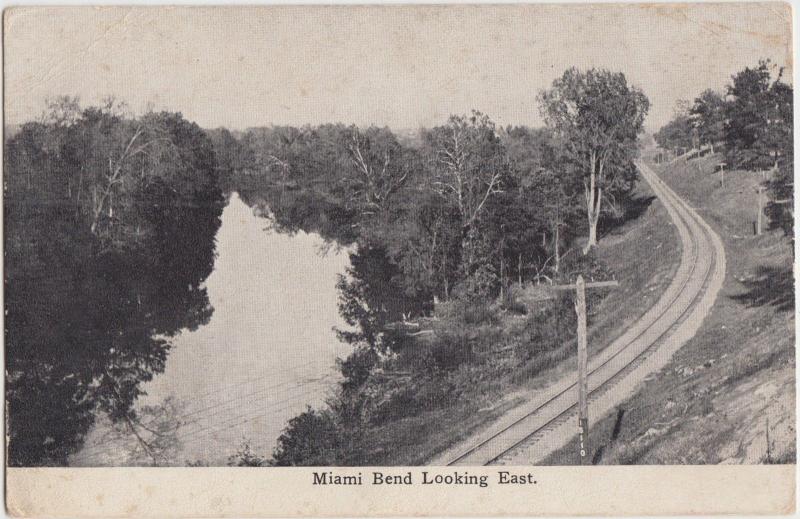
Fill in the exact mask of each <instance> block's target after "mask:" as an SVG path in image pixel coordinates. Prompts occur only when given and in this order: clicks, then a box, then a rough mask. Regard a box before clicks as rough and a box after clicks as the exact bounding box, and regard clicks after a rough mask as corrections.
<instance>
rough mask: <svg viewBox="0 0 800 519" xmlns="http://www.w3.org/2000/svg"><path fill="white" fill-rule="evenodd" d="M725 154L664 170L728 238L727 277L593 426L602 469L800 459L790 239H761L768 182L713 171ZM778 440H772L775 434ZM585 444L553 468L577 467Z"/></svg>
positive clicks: (571, 448)
mask: <svg viewBox="0 0 800 519" xmlns="http://www.w3.org/2000/svg"><path fill="white" fill-rule="evenodd" d="M719 161H720V158H719V157H718V156H716V157H705V158H701V159H694V160H691V161H689V162H688V163H685V162H679V163H677V164H675V165H671V166H670V165H667V166H663V167H658V168H656V169H657V170H658V172H659V174H660V175H661V177H662V178H663V179H664V180H665V181H666V182H667V183H668V184H669V185H670V186H671V187H672V188H673V189H675V190H676V191H677V192H678V194H679V195H681V196H683V197H684V198H685V199H686V200H688V201H689V203H690V204H691V205H693V206H694V207H696V208H697V209H698V211H699V212H700V214H701V215H702V216H703V217H704V218H705V219H706V221H707V222H708V223H709V224H710V225H711V226H712V227H713V228H714V229H715V230H716V231H717V233H718V234H719V235H720V237H721V238H722V240H723V242H724V244H725V249H726V256H727V275H726V279H725V283H724V285H723V288H722V291H721V292H720V295H719V297H718V299H717V301H716V303H715V305H714V306H713V308H712V311H711V313H710V315H709V316H708V318H707V319H706V320H705V322H704V323H703V325H702V327H701V329H700V330H699V332H698V333H697V335H696V336H695V337H694V338H693V339H692V340H691V341H689V342H688V343H687V344H685V345H684V346H683V348H681V349H680V350H679V351H678V353H677V354H676V355H675V356H674V357H673V359H672V360H671V362H670V363H669V364H668V365H667V366H666V367H665V368H664V369H663V370H661V371H660V372H658V373H655V374H653V375H652V376H651V377H649V378H648V380H646V381H645V383H644V384H643V385H642V387H641V388H640V390H639V391H638V392H637V394H636V395H634V396H633V397H632V398H630V399H629V400H628V401H626V402H624V403H623V404H622V405H621V406H620V409H621V410H622V412H621V413H620V412H619V411H618V412H617V413H613V414H612V415H611V416H607V417H605V418H603V419H602V420H600V421H599V422H598V423H597V424H595V425H594V426H593V427H592V430H591V433H590V446H591V448H592V457H593V458H594V462H595V463H601V464H627V463H636V464H702V463H769V462H794V460H795V456H796V444H795V436H796V435H795V430H794V424H795V416H794V409H795V389H794V381H795V367H794V366H795V357H794V329H795V328H794V292H793V282H792V273H791V263H792V254H791V250H790V248H789V247H790V246H789V242H788V240H787V239H786V238H784V237H783V236H781V235H780V234H779V231H775V232H772V231H770V232H767V233H765V234H763V235H762V236H753V229H754V227H753V221H754V219H755V214H756V209H755V187H756V186H757V184H758V182H759V176H758V175H755V174H753V173H748V172H743V171H734V172H731V173H726V175H725V186H724V187H721V186H720V185H719V177H718V176H717V175H715V174H713V173H712V172H713V168H714V164H716V163H717V162H719ZM768 437H769V441H768V440H767V438H768ZM575 450H576V445H575V442H572V443H571V444H569V445H567V446H566V447H565V448H564V449H562V450H560V451H559V452H557V453H554V455H552V456H551V457H550V458H549V459H548V460H547V461H548V463H551V464H571V463H574V462H575V456H574V452H575Z"/></svg>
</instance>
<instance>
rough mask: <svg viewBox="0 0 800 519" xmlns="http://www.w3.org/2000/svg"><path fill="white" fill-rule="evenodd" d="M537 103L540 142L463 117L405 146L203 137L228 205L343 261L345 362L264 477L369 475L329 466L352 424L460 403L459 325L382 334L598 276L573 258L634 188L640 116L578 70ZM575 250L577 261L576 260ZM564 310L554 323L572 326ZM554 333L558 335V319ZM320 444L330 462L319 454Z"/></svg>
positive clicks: (479, 315)
mask: <svg viewBox="0 0 800 519" xmlns="http://www.w3.org/2000/svg"><path fill="white" fill-rule="evenodd" d="M539 103H540V106H541V110H542V114H543V116H544V117H545V120H546V122H547V127H545V128H539V129H532V128H527V127H506V128H500V127H497V126H496V125H495V123H494V122H493V121H492V120H491V119H490V118H489V117H488V116H487V115H486V114H483V113H480V112H475V111H474V112H472V113H471V114H469V115H455V116H451V117H450V118H449V119H448V120H447V121H446V122H445V123H444V124H442V125H440V126H436V127H434V128H429V129H422V130H420V132H419V135H418V138H416V139H414V140H413V141H409V140H408V139H404V140H401V138H399V137H398V136H397V135H395V134H394V133H393V132H392V131H391V130H389V129H388V128H379V127H374V126H373V127H369V128H358V127H355V126H345V125H340V124H339V125H331V124H328V125H322V126H315V127H312V126H306V127H302V128H294V127H266V128H254V129H250V130H248V131H246V132H243V133H242V134H238V135H234V134H232V133H230V132H228V131H227V130H224V129H220V130H215V131H213V132H211V135H212V139H213V140H214V143H215V147H216V149H217V156H218V157H220V172H221V177H222V183H223V184H224V185H225V186H226V187H227V189H230V190H236V191H238V192H239V194H240V196H241V197H242V198H243V199H244V200H245V201H246V202H248V203H249V204H251V205H253V206H256V207H260V208H262V209H263V210H264V211H268V212H270V213H271V215H272V217H273V219H274V222H275V225H276V227H277V228H278V229H281V230H283V231H286V232H293V231H296V230H299V229H302V230H304V231H307V232H309V231H313V232H318V233H320V234H321V235H322V236H323V237H325V238H326V239H328V240H330V241H331V243H332V244H335V245H338V246H353V252H351V254H350V268H349V269H348V272H347V273H346V275H343V276H342V277H341V278H340V280H339V283H338V290H339V293H340V311H341V314H342V316H343V317H344V318H345V320H346V322H347V323H348V324H350V325H352V326H353V328H352V329H351V330H344V331H340V332H339V335H340V338H341V339H342V340H344V341H346V342H348V343H350V344H352V345H353V347H354V350H353V354H352V355H351V356H350V357H349V358H348V359H346V360H345V361H344V362H342V365H341V370H342V373H343V374H344V376H345V379H344V382H343V384H342V394H341V395H340V397H339V398H338V399H337V400H335V401H333V402H332V403H331V405H330V407H329V408H328V409H324V410H320V411H309V412H308V413H304V414H303V415H301V416H299V417H297V418H296V419H295V420H293V421H292V422H291V423H290V425H289V428H288V430H287V432H286V434H284V436H283V437H282V438H281V440H280V441H279V447H278V449H277V451H276V453H275V459H274V461H275V463H278V464H295V463H306V464H307V463H317V464H330V463H332V459H331V456H338V458H336V459H337V460H338V461H337V462H338V463H347V464H353V463H356V464H357V463H363V462H366V461H367V460H366V458H363V457H360V456H362V455H363V453H362V452H359V450H358V449H356V448H351V449H350V450H349V451H348V449H344V451H343V450H342V446H343V445H345V444H347V445H350V446H351V447H352V446H353V445H357V444H358V443H359V440H358V438H357V437H356V436H358V435H360V434H361V431H363V430H364V429H365V422H364V421H365V420H366V422H367V423H372V424H373V425H374V424H375V423H381V422H382V421H383V420H386V419H387V418H386V417H387V416H390V415H393V413H394V415H393V416H396V415H397V413H401V414H402V413H403V412H409V409H414V408H419V407H420V406H425V405H442V404H443V401H442V400H441V399H442V398H443V395H448V397H451V398H452V397H453V396H454V395H457V393H458V392H457V390H455V389H454V388H453V387H452V386H451V385H448V384H450V383H448V382H447V379H448V377H447V376H445V375H442V370H445V371H446V370H448V369H453V368H455V367H457V366H458V365H459V364H460V363H461V362H463V361H465V360H467V359H469V358H470V355H471V353H470V352H471V351H472V348H473V347H472V346H467V345H466V344H465V342H464V338H463V336H462V335H460V334H462V331H461V330H458V329H457V328H458V327H459V326H462V325H459V324H457V323H454V329H453V330H450V331H442V330H439V331H438V332H437V335H436V339H435V340H434V341H433V344H427V345H426V344H421V343H419V342H418V341H416V340H414V339H409V337H408V335H407V334H405V333H402V332H401V331H398V330H397V328H396V327H393V326H391V325H392V323H396V322H398V321H403V320H406V319H408V318H410V317H419V316H427V315H431V314H432V312H433V311H434V307H435V303H436V302H437V301H438V302H439V303H441V304H442V306H441V308H439V310H437V317H442V318H444V320H445V321H448V322H451V321H453V318H454V316H455V318H456V321H461V322H462V324H463V322H466V324H469V323H472V324H480V323H483V322H488V321H487V319H488V320H491V319H493V317H491V315H492V311H491V310H490V309H488V307H489V306H491V305H492V303H491V302H492V301H494V300H496V299H497V300H499V301H500V302H501V304H505V302H508V301H509V296H510V294H511V292H512V286H513V285H514V284H515V283H516V284H517V286H521V285H522V284H523V283H526V282H530V281H534V282H540V281H544V280H551V281H552V280H558V279H573V278H574V277H575V275H576V273H577V272H583V273H584V274H586V273H590V274H591V273H593V272H594V271H593V270H592V269H596V268H597V265H596V264H595V263H593V260H592V259H591V257H590V256H584V254H587V253H588V252H589V251H590V249H591V247H592V246H594V245H595V244H596V243H597V239H598V235H597V229H598V222H599V221H600V220H601V217H602V216H603V215H608V214H612V215H617V214H619V213H620V212H621V208H622V206H623V205H624V200H625V198H626V197H627V196H628V194H629V193H630V192H631V190H632V188H633V187H634V184H635V181H636V170H635V166H634V159H635V158H636V156H637V153H638V149H637V137H638V134H639V133H640V132H641V130H642V124H643V121H644V117H645V115H646V113H647V110H648V107H649V103H648V101H647V98H646V97H645V96H644V95H643V94H642V93H641V91H639V90H638V89H636V88H634V87H631V86H630V85H628V84H627V81H626V79H625V76H624V75H623V74H621V73H612V72H609V71H606V70H589V71H586V72H581V71H578V70H577V69H570V70H568V71H566V72H565V73H564V75H563V76H562V77H560V78H559V79H557V80H556V81H555V82H554V83H553V85H552V87H551V88H550V89H548V90H546V91H543V92H542V93H541V94H540V96H539ZM587 235H588V239H587V240H586V242H585V247H584V248H583V254H581V253H580V252H573V251H574V250H575V249H576V247H578V242H579V241H580V240H579V238H580V237H582V236H587ZM570 252H572V254H570ZM565 255H567V257H568V258H569V261H568V264H567V265H566V266H565V264H564V263H565V262H564V259H563V258H564V257H565ZM565 304H567V306H566V307H564V308H560V307H559V308H558V310H554V313H559V314H565V315H570V314H571V313H572V312H571V310H569V307H568V303H565ZM454 309H457V310H454ZM448 312H449V314H448ZM453 312H455V313H453ZM448 316H449V317H448ZM550 317H552V315H551V316H550ZM539 319H540V322H537V323H536V324H535V325H533V324H532V325H531V332H530V337H529V339H530V341H531V342H538V343H539V345H538V346H539V347H541V348H543V349H546V348H547V347H548V346H546V345H545V344H555V339H554V338H555V337H558V336H559V334H561V333H562V331H559V330H556V331H555V333H554V334H553V336H552V337H543V336H542V329H543V328H546V329H548V330H549V329H550V328H551V327H552V325H551V324H549V323H548V317H547V316H545V315H542V316H540V317H539ZM550 320H552V319H550ZM559 326H561V327H564V328H569V327H571V322H570V319H569V317H567V318H565V319H563V321H561V322H560V323H559ZM462 327H463V326H462ZM535 328H539V329H537V330H534V329H535ZM569 333H570V332H563V336H564V337H568V336H569ZM412 346H413V347H412ZM410 352H413V353H410ZM387 369H388V370H391V369H400V370H401V371H405V370H409V369H410V370H411V372H412V373H414V375H413V376H414V377H422V379H424V383H423V382H421V381H420V380H422V379H419V380H418V379H416V378H415V384H412V386H411V387H417V388H419V387H423V386H424V387H425V388H426V389H425V390H424V392H425V393H426V394H427V395H428V397H425V398H422V397H420V394H419V393H420V392H416V391H411V390H410V389H409V387H406V388H405V389H402V388H400V387H398V386H396V384H395V383H393V382H388V381H387V380H385V379H380V380H378V379H376V376H378V375H377V374H379V373H380V372H382V371H385V370H387ZM431 370H433V371H431ZM436 388H438V390H437V389H436ZM409 391H411V393H413V395H412V394H411V393H409ZM401 393H402V395H405V396H401ZM387 395H388V396H387ZM397 399H400V400H402V399H406V403H407V404H408V405H400V404H398V403H397V402H398V400H397ZM431 399H433V400H431ZM437 399H438V400H437ZM432 401H435V402H438V404H436V403H435V402H434V404H431V402H432ZM391 402H394V403H391ZM390 408H391V409H394V411H390V410H387V409H390ZM401 408H402V409H405V411H401ZM354 435H355V436H354ZM325 438H327V440H326V439H325ZM326 442H328V443H329V442H334V443H336V445H337V446H338V447H339V451H338V452H333V451H327V452H324V451H325V449H326V447H324V445H325V444H326ZM334 450H335V449H334ZM312 451H313V452H312Z"/></svg>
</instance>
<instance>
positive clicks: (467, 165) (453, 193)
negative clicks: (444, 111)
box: [425, 111, 510, 276]
mask: <svg viewBox="0 0 800 519" xmlns="http://www.w3.org/2000/svg"><path fill="white" fill-rule="evenodd" d="M425 141H426V144H427V146H428V149H429V151H430V153H431V155H432V162H433V168H432V170H433V179H432V182H431V187H432V189H433V190H434V191H435V192H437V193H438V194H439V195H440V196H441V197H443V198H444V199H445V200H446V201H447V202H448V203H450V204H452V205H453V206H454V207H455V208H456V209H457V210H458V214H459V217H460V220H461V222H460V223H461V231H462V235H463V239H462V269H463V271H464V275H466V276H468V275H470V274H471V273H472V271H473V269H474V267H475V266H476V264H477V261H478V257H477V255H478V249H479V245H478V244H479V242H480V241H481V240H480V236H479V230H478V227H477V225H476V224H477V221H478V219H479V218H480V217H481V216H482V215H483V214H484V212H485V211H486V207H487V202H488V201H489V200H490V199H491V198H492V197H494V196H497V195H498V194H500V193H501V192H502V191H503V183H504V181H505V179H506V178H507V176H508V175H509V170H510V167H509V162H508V156H507V154H506V150H505V147H504V146H503V143H502V141H501V140H500V138H499V136H498V134H497V132H496V131H495V125H494V123H493V122H492V120H491V119H489V117H488V116H486V115H484V114H482V113H480V112H475V111H473V113H472V115H471V116H468V117H467V116H451V117H450V119H449V121H448V122H447V124H446V125H444V126H438V127H436V128H433V129H432V130H430V131H429V132H427V134H426V135H425Z"/></svg>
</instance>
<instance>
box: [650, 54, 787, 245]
mask: <svg viewBox="0 0 800 519" xmlns="http://www.w3.org/2000/svg"><path fill="white" fill-rule="evenodd" d="M773 70H774V66H773V65H772V63H770V62H769V61H768V60H762V61H760V62H759V63H758V65H757V66H755V67H752V68H751V67H746V68H745V69H744V70H742V71H740V72H738V73H736V74H734V75H733V76H732V77H731V82H730V83H729V84H728V85H727V86H726V88H725V91H724V94H723V93H720V92H716V91H714V90H706V91H704V92H703V93H702V94H700V95H699V96H698V97H697V98H696V99H695V100H694V102H693V103H692V104H691V105H688V103H687V105H688V106H686V107H680V108H679V110H677V113H676V115H675V117H674V118H673V119H672V120H671V121H670V122H669V123H667V124H666V125H665V126H664V127H663V128H661V129H660V130H659V131H658V132H657V133H656V134H655V139H656V142H658V144H659V146H661V147H662V148H664V149H669V150H674V151H679V150H682V149H685V150H688V149H690V148H698V147H699V146H701V145H703V146H709V147H710V148H711V150H712V152H713V151H714V147H715V146H716V147H717V148H718V149H719V147H720V146H722V151H723V152H724V155H725V162H726V163H727V165H728V167H729V168H738V169H743V170H749V171H765V170H770V171H771V178H770V180H769V181H768V182H767V188H768V191H769V193H770V198H771V201H770V203H768V204H767V206H766V208H765V212H766V213H767V215H768V216H769V218H770V222H771V225H772V227H776V228H782V229H783V230H784V231H785V232H786V233H787V235H793V232H794V231H793V221H794V216H793V214H794V208H793V202H792V199H793V196H792V192H793V190H792V185H793V184H792V182H793V180H792V179H793V175H794V166H793V163H794V148H793V140H794V135H793V125H794V119H793V111H792V110H793V105H792V99H793V88H792V86H791V85H789V84H787V83H786V82H784V78H783V69H782V68H780V69H778V70H777V73H773Z"/></svg>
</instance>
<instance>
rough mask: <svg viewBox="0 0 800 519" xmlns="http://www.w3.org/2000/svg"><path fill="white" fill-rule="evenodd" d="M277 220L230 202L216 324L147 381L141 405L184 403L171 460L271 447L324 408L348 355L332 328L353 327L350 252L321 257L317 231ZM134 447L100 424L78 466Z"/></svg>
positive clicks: (179, 348)
mask: <svg viewBox="0 0 800 519" xmlns="http://www.w3.org/2000/svg"><path fill="white" fill-rule="evenodd" d="M269 224H270V221H269V219H267V218H265V217H261V216H257V215H256V214H254V212H253V210H252V209H251V208H250V207H248V206H247V205H246V204H244V203H243V202H242V200H241V199H240V198H239V197H238V195H236V194H234V195H233V196H232V197H231V199H230V202H229V203H228V205H227V207H226V208H225V210H224V212H223V214H222V226H221V227H220V229H219V231H218V233H217V236H216V243H217V259H216V262H215V264H214V271H213V273H212V274H211V275H210V276H209V277H208V279H207V280H206V287H207V289H208V296H209V300H210V302H211V305H212V306H213V307H214V313H213V315H212V317H211V320H210V321H209V323H208V324H207V325H205V326H202V327H200V328H198V329H197V330H195V331H188V330H185V331H183V332H181V333H180V334H179V335H178V336H177V337H176V338H175V340H174V341H173V344H174V346H173V348H172V350H171V352H170V354H169V357H168V359H167V364H166V369H165V371H164V373H163V374H161V375H158V376H157V377H156V378H155V379H154V380H153V381H152V382H150V383H148V384H146V385H144V386H143V388H144V390H145V391H146V392H147V393H148V394H147V396H145V397H142V398H140V402H139V406H140V407H141V406H145V405H158V404H160V403H162V402H163V401H164V400H165V399H167V398H170V397H171V398H172V399H173V401H174V402H176V404H177V407H178V410H177V411H175V412H174V413H173V415H174V416H173V419H177V420H179V421H180V422H181V423H182V425H181V426H180V427H179V428H178V429H177V431H176V432H175V434H174V437H175V438H177V440H178V442H177V444H176V445H175V446H174V447H173V448H172V449H171V450H170V451H169V458H170V461H171V463H174V464H178V465H182V464H184V463H185V462H187V461H197V460H200V461H203V462H206V463H209V464H212V465H219V464H224V463H225V462H226V461H227V457H228V456H229V455H230V454H232V453H234V452H235V451H236V449H237V447H238V446H239V445H241V444H242V442H243V441H244V440H248V441H249V443H250V445H251V447H252V448H253V450H254V452H256V453H257V454H260V455H265V454H267V455H268V454H271V452H272V449H273V447H274V446H275V442H276V440H277V438H278V436H279V435H280V433H281V431H282V430H283V428H284V427H285V426H286V423H287V421H288V420H289V419H290V418H292V417H293V416H296V415H297V414H298V413H300V412H302V411H303V410H304V409H305V407H306V406H307V405H311V406H312V407H313V406H319V405H320V404H322V403H323V401H324V399H325V397H326V396H327V395H328V394H330V391H331V389H332V386H333V385H334V384H335V382H336V380H337V377H338V374H337V371H336V368H335V360H336V358H337V356H344V355H345V354H346V353H347V351H348V350H349V348H348V347H347V346H345V345H343V344H341V343H339V342H338V341H337V339H336V337H335V334H334V332H333V330H332V327H334V326H337V327H346V325H345V324H344V322H343V321H342V320H341V318H340V316H339V314H338V308H337V305H336V303H337V292H336V289H335V283H336V277H337V274H340V273H342V272H344V270H345V268H346V267H347V265H348V257H347V253H346V251H343V250H342V251H336V250H329V251H328V252H327V253H324V254H323V253H322V252H321V251H322V250H323V247H324V242H323V240H322V238H321V237H319V236H318V235H316V234H305V233H298V234H296V235H293V236H288V235H286V234H279V233H277V232H274V231H272V230H269ZM144 422H145V423H147V420H146V419H145V420H144ZM135 445H136V442H135V441H133V440H132V437H130V436H127V437H126V436H124V435H117V434H109V432H108V427H107V426H106V425H102V424H101V425H98V426H97V427H96V428H95V429H94V430H93V431H92V433H91V434H90V435H89V438H88V439H87V445H86V447H85V448H84V449H83V450H82V451H81V452H80V453H78V454H77V455H76V456H74V458H73V459H72V463H73V464H75V465H106V464H124V463H137V462H136V461H135V460H134V459H132V457H131V456H130V455H129V454H128V453H129V452H130V450H131V448H132V447H133V446H135ZM138 463H140V464H141V463H147V460H146V458H145V459H142V458H141V457H140V461H139V462H138Z"/></svg>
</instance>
